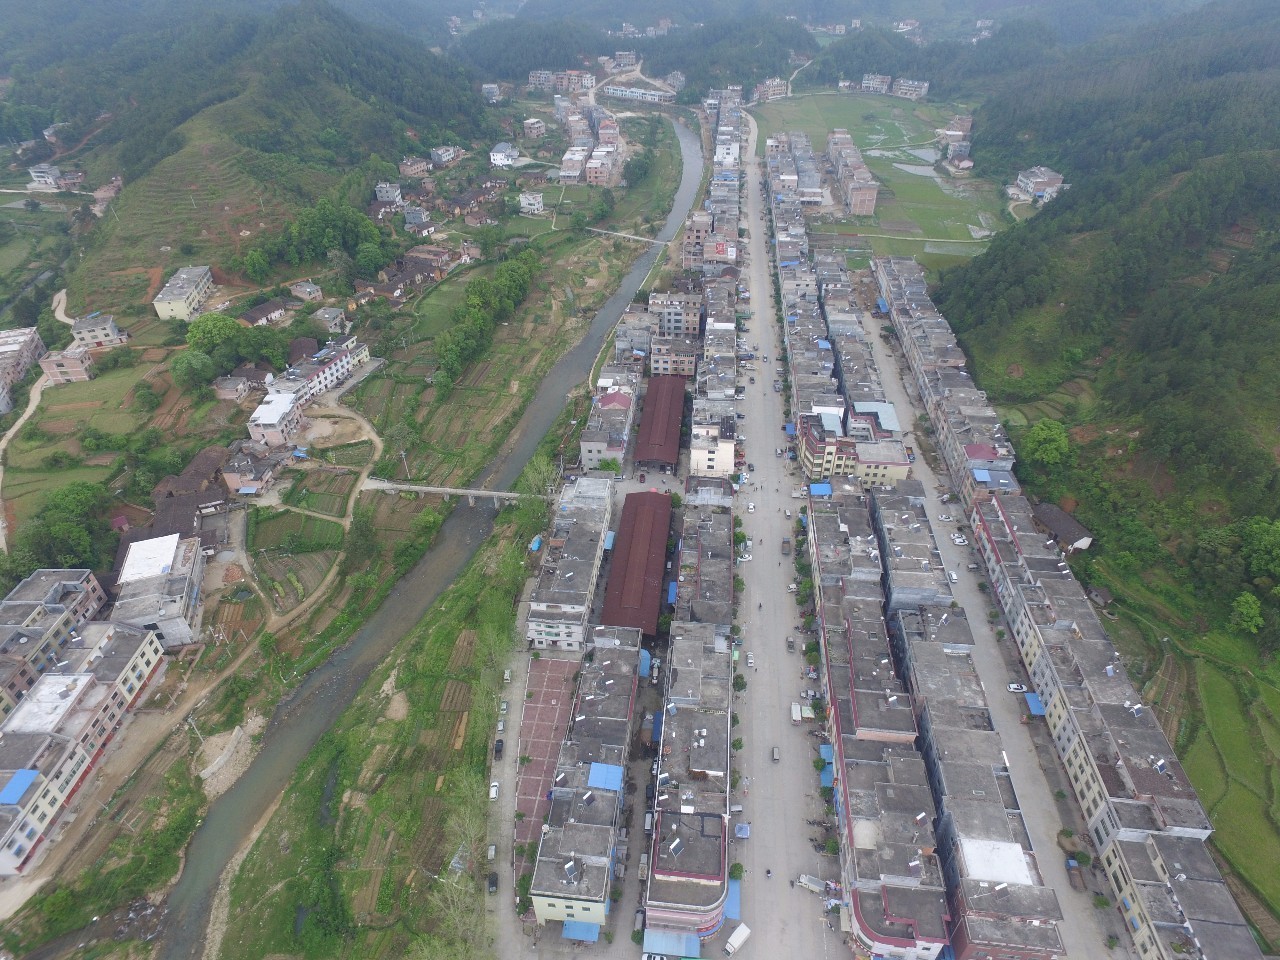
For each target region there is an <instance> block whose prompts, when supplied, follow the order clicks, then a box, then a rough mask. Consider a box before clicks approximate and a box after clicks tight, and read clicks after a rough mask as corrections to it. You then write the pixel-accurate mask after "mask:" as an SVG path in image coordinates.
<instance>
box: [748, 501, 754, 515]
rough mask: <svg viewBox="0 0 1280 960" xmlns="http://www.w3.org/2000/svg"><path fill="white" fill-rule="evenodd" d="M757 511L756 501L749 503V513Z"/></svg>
mask: <svg viewBox="0 0 1280 960" xmlns="http://www.w3.org/2000/svg"><path fill="white" fill-rule="evenodd" d="M755 512H756V505H755V504H754V503H748V504H747V513H755Z"/></svg>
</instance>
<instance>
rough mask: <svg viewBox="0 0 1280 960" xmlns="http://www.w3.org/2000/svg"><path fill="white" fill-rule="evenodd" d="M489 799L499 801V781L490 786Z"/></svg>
mask: <svg viewBox="0 0 1280 960" xmlns="http://www.w3.org/2000/svg"><path fill="white" fill-rule="evenodd" d="M489 799H490V800H497V799H498V781H497V780H495V781H493V783H491V784H489Z"/></svg>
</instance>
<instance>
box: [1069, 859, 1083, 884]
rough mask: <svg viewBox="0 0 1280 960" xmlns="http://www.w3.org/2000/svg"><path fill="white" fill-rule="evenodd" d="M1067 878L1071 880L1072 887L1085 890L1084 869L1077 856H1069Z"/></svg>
mask: <svg viewBox="0 0 1280 960" xmlns="http://www.w3.org/2000/svg"><path fill="white" fill-rule="evenodd" d="M1067 879H1068V880H1070V881H1071V889H1072V890H1079V891H1081V892H1084V871H1082V870H1081V869H1080V862H1079V861H1078V860H1076V858H1075V857H1067Z"/></svg>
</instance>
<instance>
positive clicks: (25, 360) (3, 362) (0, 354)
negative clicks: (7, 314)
mask: <svg viewBox="0 0 1280 960" xmlns="http://www.w3.org/2000/svg"><path fill="white" fill-rule="evenodd" d="M44 352H45V350H44V341H43V340H41V339H40V334H39V333H37V332H36V328H35V327H20V328H18V329H16V330H0V414H5V413H8V412H9V411H10V410H12V409H13V399H12V396H11V391H12V390H13V388H14V387H15V386H17V385H18V384H19V383H21V382H22V380H23V379H24V378H25V377H26V375H27V371H28V370H30V369H31V368H32V367H33V366H35V364H36V362H37V361H38V360H39V359H40V358H41V357H42V356H44Z"/></svg>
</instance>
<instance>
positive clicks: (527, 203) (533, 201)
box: [520, 191, 543, 216]
mask: <svg viewBox="0 0 1280 960" xmlns="http://www.w3.org/2000/svg"><path fill="white" fill-rule="evenodd" d="M542 211H543V206H542V194H541V193H532V192H530V191H525V192H523V193H521V194H520V212H521V213H522V214H524V215H525V216H534V215H536V214H539V213H542Z"/></svg>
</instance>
